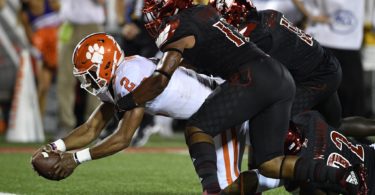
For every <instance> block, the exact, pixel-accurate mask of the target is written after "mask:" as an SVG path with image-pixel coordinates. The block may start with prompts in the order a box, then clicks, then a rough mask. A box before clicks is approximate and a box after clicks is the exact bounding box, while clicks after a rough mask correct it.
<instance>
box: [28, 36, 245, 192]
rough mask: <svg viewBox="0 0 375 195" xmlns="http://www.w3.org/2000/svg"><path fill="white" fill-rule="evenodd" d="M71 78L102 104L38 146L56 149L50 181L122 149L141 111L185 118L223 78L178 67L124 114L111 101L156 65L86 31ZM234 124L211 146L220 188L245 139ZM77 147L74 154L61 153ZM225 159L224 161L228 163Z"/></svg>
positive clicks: (234, 170) (235, 169) (232, 174)
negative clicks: (111, 125)
mask: <svg viewBox="0 0 375 195" xmlns="http://www.w3.org/2000/svg"><path fill="white" fill-rule="evenodd" d="M72 60H73V64H74V76H75V77H76V78H77V79H78V80H79V81H80V83H81V88H83V89H85V90H86V91H87V92H88V93H90V94H92V95H95V96H97V97H98V98H99V99H100V100H101V101H102V103H101V104H100V105H99V106H98V107H97V109H96V110H95V111H94V112H93V113H92V115H91V117H90V118H89V119H88V120H87V121H86V122H85V123H83V124H82V125H80V126H78V127H77V128H75V129H74V130H72V131H71V132H70V133H69V134H68V135H67V136H66V137H64V138H62V139H59V140H56V141H55V142H52V143H50V144H47V145H45V146H42V147H41V148H39V149H38V150H37V151H36V152H35V154H34V156H35V155H37V154H38V153H39V152H42V151H51V150H55V151H60V152H64V153H61V158H62V159H61V162H59V163H58V164H57V165H56V170H55V171H56V172H55V173H54V178H55V179H56V180H60V179H64V178H66V177H68V176H69V175H70V174H72V172H73V171H74V169H75V168H76V167H77V166H78V165H79V164H81V163H83V162H86V161H89V160H95V159H99V158H103V157H106V156H109V155H112V154H114V153H117V152H119V151H121V150H123V149H125V148H127V147H128V146H129V144H130V142H131V139H132V137H133V134H134V132H135V131H136V129H137V128H138V127H139V125H140V122H141V121H142V117H143V114H144V112H148V113H150V114H162V115H164V116H170V117H173V118H176V119H188V118H189V117H190V116H191V115H192V114H193V113H194V112H196V111H197V110H198V108H199V107H200V106H201V105H202V104H203V102H204V100H205V99H206V98H207V96H208V95H209V94H210V93H211V92H212V91H213V89H214V88H216V87H217V86H218V85H219V84H220V83H223V82H224V81H223V80H222V79H220V78H213V77H208V76H205V75H202V74H197V73H195V72H194V71H192V70H189V69H186V68H183V67H179V68H178V69H177V70H176V71H175V73H174V74H173V76H172V77H171V81H173V82H172V83H171V84H169V85H168V86H167V87H166V88H165V90H164V91H163V93H161V94H160V95H159V96H158V97H157V98H155V99H154V100H152V101H149V102H147V104H146V105H145V106H144V107H137V108H135V109H133V110H131V111H128V112H126V113H123V112H118V110H117V109H116V108H115V103H116V102H117V101H118V99H119V98H120V97H122V96H124V95H126V94H128V93H129V92H131V91H133V90H134V89H135V88H137V87H138V85H139V84H140V83H141V82H142V81H143V80H144V79H145V78H147V77H149V76H150V75H151V74H152V73H153V72H154V70H155V69H156V62H155V61H152V60H150V59H147V58H144V57H142V56H137V55H136V56H128V57H125V56H124V52H123V51H122V49H121V48H120V47H119V45H118V44H117V42H116V41H115V40H114V38H113V37H112V36H110V35H108V34H105V33H96V34H91V35H88V36H87V37H85V38H84V39H83V40H82V41H81V42H80V43H78V44H77V46H76V48H75V50H74V53H73V59H72ZM115 115H117V116H118V117H119V118H120V119H121V120H120V123H119V125H118V127H117V130H116V131H115V132H114V133H113V134H112V135H110V136H109V137H108V138H106V139H105V140H103V141H102V142H100V143H98V144H96V145H95V146H93V147H90V148H85V149H82V148H84V147H88V145H89V144H90V143H92V142H93V141H94V140H96V138H97V137H98V136H99V135H100V133H101V131H102V130H103V129H104V127H105V125H106V124H107V123H108V122H109V121H110V120H111V118H112V117H114V116H115ZM246 125H247V124H246V123H245V124H243V125H239V126H237V127H234V128H231V129H230V130H228V131H226V132H223V133H222V134H219V135H217V136H216V137H215V138H214V139H215V146H216V148H218V149H217V150H216V152H217V156H218V160H217V168H218V172H217V175H218V182H219V183H220V187H221V188H225V187H226V186H227V185H228V184H230V183H231V182H232V181H234V180H235V179H236V178H237V177H238V175H239V173H240V170H239V166H240V162H241V157H242V153H243V150H244V148H243V147H244V144H241V143H242V142H243V141H244V140H241V139H243V138H245V137H244V136H243V135H242V136H241V134H244V133H245V132H244V131H241V129H243V127H245V126H246ZM77 149H81V150H79V151H76V152H65V151H71V150H77ZM228 163H229V164H228Z"/></svg>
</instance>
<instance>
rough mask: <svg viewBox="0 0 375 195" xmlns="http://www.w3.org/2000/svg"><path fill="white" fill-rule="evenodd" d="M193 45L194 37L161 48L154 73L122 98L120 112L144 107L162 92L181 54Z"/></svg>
mask: <svg viewBox="0 0 375 195" xmlns="http://www.w3.org/2000/svg"><path fill="white" fill-rule="evenodd" d="M194 44H195V38H194V36H188V37H184V38H182V39H179V40H177V41H175V42H173V43H170V44H168V45H166V46H165V47H164V48H163V51H164V54H163V57H162V59H161V60H160V62H159V64H158V65H157V67H156V70H155V72H154V73H153V74H152V75H151V76H150V77H148V78H147V79H145V80H144V81H143V82H142V83H141V84H140V85H139V86H138V87H137V88H136V89H135V90H134V91H133V92H131V93H129V94H128V95H126V96H124V97H122V98H121V99H120V100H119V101H118V102H117V104H118V107H119V109H121V110H131V109H132V108H134V107H136V106H137V105H144V104H145V103H146V102H147V101H150V100H152V99H154V98H155V97H157V96H158V95H159V94H160V93H162V92H163V90H164V89H165V87H166V86H167V85H168V82H169V79H170V78H171V76H172V74H173V72H174V71H175V70H176V69H177V67H178V66H179V65H180V61H181V58H182V53H183V51H184V49H186V48H192V47H193V46H194Z"/></svg>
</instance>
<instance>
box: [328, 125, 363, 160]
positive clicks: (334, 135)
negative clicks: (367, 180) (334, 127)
mask: <svg viewBox="0 0 375 195" xmlns="http://www.w3.org/2000/svg"><path fill="white" fill-rule="evenodd" d="M331 140H332V142H333V143H334V144H335V146H336V147H337V149H339V150H342V146H343V145H345V146H346V147H347V148H349V150H350V151H352V152H353V153H354V154H355V155H356V156H357V157H358V158H360V159H361V160H362V161H364V160H365V152H364V150H363V147H362V146H361V145H359V144H357V145H353V144H352V143H351V142H350V141H348V139H347V138H346V137H345V136H344V135H342V134H341V133H339V132H337V131H332V132H331Z"/></svg>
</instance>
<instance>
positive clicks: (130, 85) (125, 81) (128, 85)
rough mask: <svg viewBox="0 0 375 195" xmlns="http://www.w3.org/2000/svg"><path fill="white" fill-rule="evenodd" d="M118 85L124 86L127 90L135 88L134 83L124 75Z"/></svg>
mask: <svg viewBox="0 0 375 195" xmlns="http://www.w3.org/2000/svg"><path fill="white" fill-rule="evenodd" d="M120 85H121V86H124V87H125V89H126V90H128V91H129V92H131V91H133V89H134V88H135V86H136V85H135V84H134V83H133V82H130V81H129V79H128V78H126V77H123V78H122V79H121V81H120Z"/></svg>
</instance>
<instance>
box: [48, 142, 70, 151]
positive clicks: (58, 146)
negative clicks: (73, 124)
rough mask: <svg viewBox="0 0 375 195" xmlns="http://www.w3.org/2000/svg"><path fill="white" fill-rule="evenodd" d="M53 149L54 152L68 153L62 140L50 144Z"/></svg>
mask: <svg viewBox="0 0 375 195" xmlns="http://www.w3.org/2000/svg"><path fill="white" fill-rule="evenodd" d="M49 145H50V146H51V148H52V150H59V151H61V152H65V151H66V146H65V143H64V141H63V140H62V139H58V140H56V141H54V142H52V143H50V144H49Z"/></svg>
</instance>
